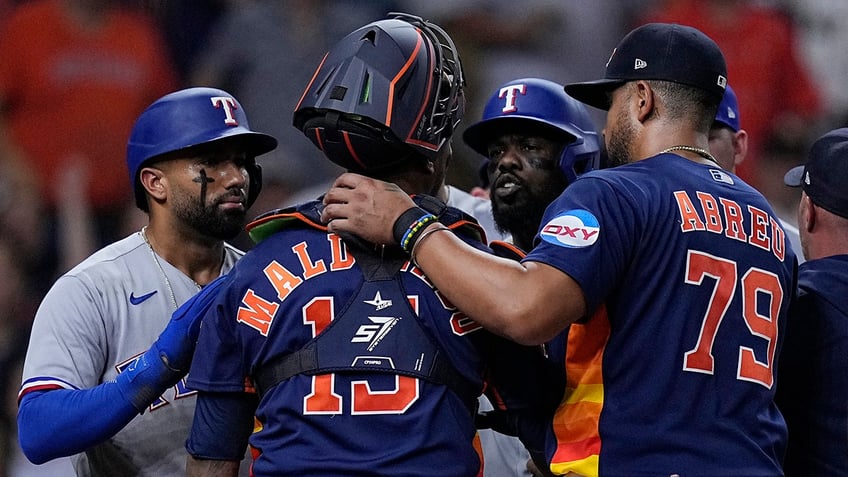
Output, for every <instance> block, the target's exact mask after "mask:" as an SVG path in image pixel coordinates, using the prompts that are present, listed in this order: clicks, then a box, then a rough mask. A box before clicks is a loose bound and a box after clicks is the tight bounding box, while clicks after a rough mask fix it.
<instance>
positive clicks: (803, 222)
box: [798, 192, 816, 232]
mask: <svg viewBox="0 0 848 477" xmlns="http://www.w3.org/2000/svg"><path fill="white" fill-rule="evenodd" d="M798 227H801V228H803V229H805V230H806V231H807V232H812V231H813V229H814V228H815V227H816V205H815V204H813V200H812V199H810V196H808V195H807V194H806V193H804V192H802V193H801V204H800V207H799V208H798Z"/></svg>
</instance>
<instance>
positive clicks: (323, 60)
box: [294, 51, 330, 111]
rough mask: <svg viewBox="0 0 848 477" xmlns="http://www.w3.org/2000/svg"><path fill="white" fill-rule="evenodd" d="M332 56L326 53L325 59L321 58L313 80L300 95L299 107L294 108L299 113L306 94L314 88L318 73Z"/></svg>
mask: <svg viewBox="0 0 848 477" xmlns="http://www.w3.org/2000/svg"><path fill="white" fill-rule="evenodd" d="M328 56H330V52H329V51H328V52H326V53H324V57H323V58H321V63H320V64H319V65H318V68H315V73H312V79H310V80H309V84H307V85H306V89H305V90H303V94H301V95H300V99H299V100H297V106H295V107H294V110H295V111H297V110H298V109H300V103H302V102H303V98H305V97H306V93H308V92H309V88H311V87H312V83H314V82H315V78H317V77H318V72H319V71H321V68H322V67H323V66H324V62H325V61H327V57H328Z"/></svg>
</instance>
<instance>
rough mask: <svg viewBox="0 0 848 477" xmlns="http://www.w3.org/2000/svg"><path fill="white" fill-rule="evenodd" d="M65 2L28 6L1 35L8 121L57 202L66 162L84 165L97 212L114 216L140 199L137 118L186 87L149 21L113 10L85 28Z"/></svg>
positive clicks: (43, 0)
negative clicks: (130, 158) (132, 161)
mask: <svg viewBox="0 0 848 477" xmlns="http://www.w3.org/2000/svg"><path fill="white" fill-rule="evenodd" d="M64 1H65V0H38V1H31V2H25V3H22V4H21V6H20V7H18V8H17V9H15V10H14V11H13V12H12V15H11V16H10V17H9V18H8V19H7V20H6V22H5V23H4V25H3V28H2V29H0V58H3V60H2V61H0V100H2V103H3V108H4V111H3V115H4V121H5V125H6V127H7V128H8V131H9V133H10V136H11V139H12V140H13V141H14V142H15V143H16V144H17V146H18V147H19V148H20V149H21V150H22V152H23V153H24V154H25V155H26V157H27V159H28V160H29V161H30V166H32V169H33V170H35V171H36V172H37V173H38V174H39V176H40V180H41V185H42V194H43V197H44V198H45V199H46V200H47V203H48V204H54V203H55V201H56V189H57V184H58V183H59V180H58V179H59V177H60V176H59V175H60V174H62V171H63V169H64V166H65V164H67V163H68V161H73V160H79V159H81V160H83V161H84V162H83V164H84V167H85V168H86V169H87V170H88V172H89V173H90V174H91V176H90V177H91V180H90V181H89V198H90V200H91V203H92V205H93V206H94V207H95V209H98V210H108V209H110V208H113V207H116V206H120V205H121V204H123V203H126V202H127V201H128V200H129V199H130V198H131V196H132V192H131V190H130V188H129V186H128V185H129V179H128V173H127V169H126V160H125V157H126V143H127V138H128V137H129V133H130V130H131V128H132V125H133V123H134V121H135V118H136V117H137V116H138V114H139V113H141V111H142V110H143V109H144V108H145V107H147V105H149V104H150V103H151V102H153V101H154V100H155V99H156V98H158V97H160V96H162V95H164V94H166V93H168V92H170V91H173V90H174V89H176V88H177V85H178V80H177V73H176V72H175V70H174V67H173V65H172V63H171V61H170V59H169V57H168V53H167V50H166V47H165V45H164V43H163V40H162V38H161V36H160V33H159V31H158V30H157V29H156V26H155V24H154V23H152V22H151V21H150V20H149V19H148V18H147V17H145V16H143V15H141V14H137V13H135V12H131V11H123V10H120V9H113V10H111V11H110V13H107V14H106V18H105V20H104V24H103V25H102V26H99V27H96V28H88V29H86V28H84V27H83V26H81V25H79V24H75V23H74V22H73V20H71V19H70V17H69V16H68V15H67V14H66V12H65V8H66V7H64V6H63V3H64ZM101 8H103V7H101Z"/></svg>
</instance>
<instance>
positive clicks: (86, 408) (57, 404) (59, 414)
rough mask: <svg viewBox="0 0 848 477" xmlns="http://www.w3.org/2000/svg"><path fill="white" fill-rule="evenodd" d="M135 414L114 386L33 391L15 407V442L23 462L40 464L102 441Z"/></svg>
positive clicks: (77, 451) (133, 409) (112, 434)
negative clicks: (16, 441) (20, 451)
mask: <svg viewBox="0 0 848 477" xmlns="http://www.w3.org/2000/svg"><path fill="white" fill-rule="evenodd" d="M137 415H138V411H137V410H136V409H135V407H133V405H132V404H131V403H130V402H129V401H127V400H126V399H124V397H123V396H122V394H121V393H120V390H119V389H118V387H117V385H116V384H115V383H104V384H101V385H99V386H96V387H94V388H91V389H81V390H70V389H58V390H53V391H44V392H35V393H31V394H27V395H26V396H24V397H23V399H22V400H21V403H20V407H19V408H18V439H19V441H20V444H21V449H23V452H24V455H25V456H26V457H27V459H29V460H30V461H31V462H33V463H34V464H43V463H45V462H48V461H50V460H53V459H56V458H59V457H65V456H69V455H73V454H77V453H80V452H82V451H84V450H86V449H88V448H90V447H92V446H95V445H97V444H100V443H101V442H104V441H105V440H107V439H109V438H110V437H112V436H114V435H115V434H116V433H117V432H118V431H119V430H121V429H123V427H124V426H126V425H127V424H128V423H129V422H130V421H131V420H132V419H133V418H134V417H135V416H137Z"/></svg>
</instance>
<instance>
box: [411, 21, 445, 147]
mask: <svg viewBox="0 0 848 477" xmlns="http://www.w3.org/2000/svg"><path fill="white" fill-rule="evenodd" d="M415 31H416V32H417V33H418V39H419V44H420V43H421V42H423V41H424V35H423V34H422V33H421V29H420V28H417V27H416V28H415ZM436 46H437V45H433V48H430V55H429V56H430V58H429V63H428V65H427V71H431V70H432V69H433V68H432V65H433V64H434V63H435V62H436V56H435V54H436V53H435V51H434V48H436ZM415 51H416V52H417V51H418V48H417V47H416V49H415ZM438 81H441V78H439V79H438ZM432 88H433V82H432V81H427V92H426V93H425V94H424V102H423V103H421V109H420V110H418V116H416V117H415V122H413V123H412V129H410V130H409V132H408V133H407V136H406V143H407V144H416V145H419V146H423V147H425V148H427V149H430V150H432V151H438V150H439V145H438V144H433V143H430V142H426V141H419V140H416V139H412V134H413V133H414V132H415V129H416V127H415V125H416V124H418V122H419V121H421V117H422V116H424V110H425V109H427V104H428V103H429V99H430V90H431V89H432ZM434 101H438V98H436V99H435V100H434Z"/></svg>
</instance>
